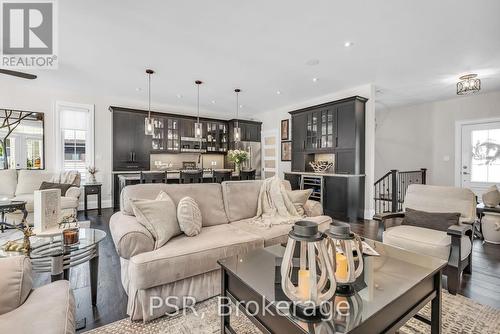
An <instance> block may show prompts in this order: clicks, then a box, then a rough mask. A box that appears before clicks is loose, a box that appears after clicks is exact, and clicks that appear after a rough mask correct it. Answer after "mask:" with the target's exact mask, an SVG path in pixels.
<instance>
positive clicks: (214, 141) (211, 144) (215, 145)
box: [206, 122, 228, 152]
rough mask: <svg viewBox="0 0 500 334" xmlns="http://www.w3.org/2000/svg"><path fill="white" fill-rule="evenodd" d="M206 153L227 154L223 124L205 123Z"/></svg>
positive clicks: (226, 138)
mask: <svg viewBox="0 0 500 334" xmlns="http://www.w3.org/2000/svg"><path fill="white" fill-rule="evenodd" d="M206 124H207V136H206V138H207V152H227V148H228V131H227V124H226V123H223V122H207V123H206Z"/></svg>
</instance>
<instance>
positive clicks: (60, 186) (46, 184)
mask: <svg viewBox="0 0 500 334" xmlns="http://www.w3.org/2000/svg"><path fill="white" fill-rule="evenodd" d="M70 187H71V184H69V183H54V182H46V181H43V182H42V184H41V185H40V189H39V190H46V189H60V190H61V196H66V192H67V191H68V189H69V188H70Z"/></svg>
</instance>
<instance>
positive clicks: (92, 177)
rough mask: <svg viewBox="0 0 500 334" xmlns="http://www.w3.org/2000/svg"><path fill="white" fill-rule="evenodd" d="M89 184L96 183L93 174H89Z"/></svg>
mask: <svg viewBox="0 0 500 334" xmlns="http://www.w3.org/2000/svg"><path fill="white" fill-rule="evenodd" d="M89 183H97V181H96V179H95V174H90V177H89Z"/></svg>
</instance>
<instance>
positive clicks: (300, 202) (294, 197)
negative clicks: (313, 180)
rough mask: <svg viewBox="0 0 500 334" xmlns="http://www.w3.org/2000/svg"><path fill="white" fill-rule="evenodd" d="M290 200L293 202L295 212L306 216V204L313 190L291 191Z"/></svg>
mask: <svg viewBox="0 0 500 334" xmlns="http://www.w3.org/2000/svg"><path fill="white" fill-rule="evenodd" d="M287 193H288V198H290V201H292V203H293V206H294V207H295V210H297V213H298V214H299V215H301V216H303V215H304V213H305V211H304V204H306V202H307V200H308V199H309V196H311V194H312V189H304V190H289V191H288V192H287Z"/></svg>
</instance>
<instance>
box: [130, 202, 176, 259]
mask: <svg viewBox="0 0 500 334" xmlns="http://www.w3.org/2000/svg"><path fill="white" fill-rule="evenodd" d="M163 193H164V192H163ZM160 195H161V193H160ZM160 195H159V196H158V197H160ZM165 195H166V196H165ZM161 198H163V199H161V200H138V201H134V202H132V208H133V209H134V215H135V216H136V218H137V221H138V222H139V223H140V224H141V225H143V226H144V227H145V228H146V229H147V230H148V231H149V232H150V233H151V235H152V236H153V238H154V239H155V249H158V248H160V247H161V246H163V245H164V244H166V243H167V241H168V240H170V239H171V238H173V237H175V236H177V235H179V234H181V229H180V228H179V223H178V222H177V210H176V208H175V203H174V201H173V200H172V199H171V198H170V196H168V195H167V194H166V193H164V195H162V197H161Z"/></svg>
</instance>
